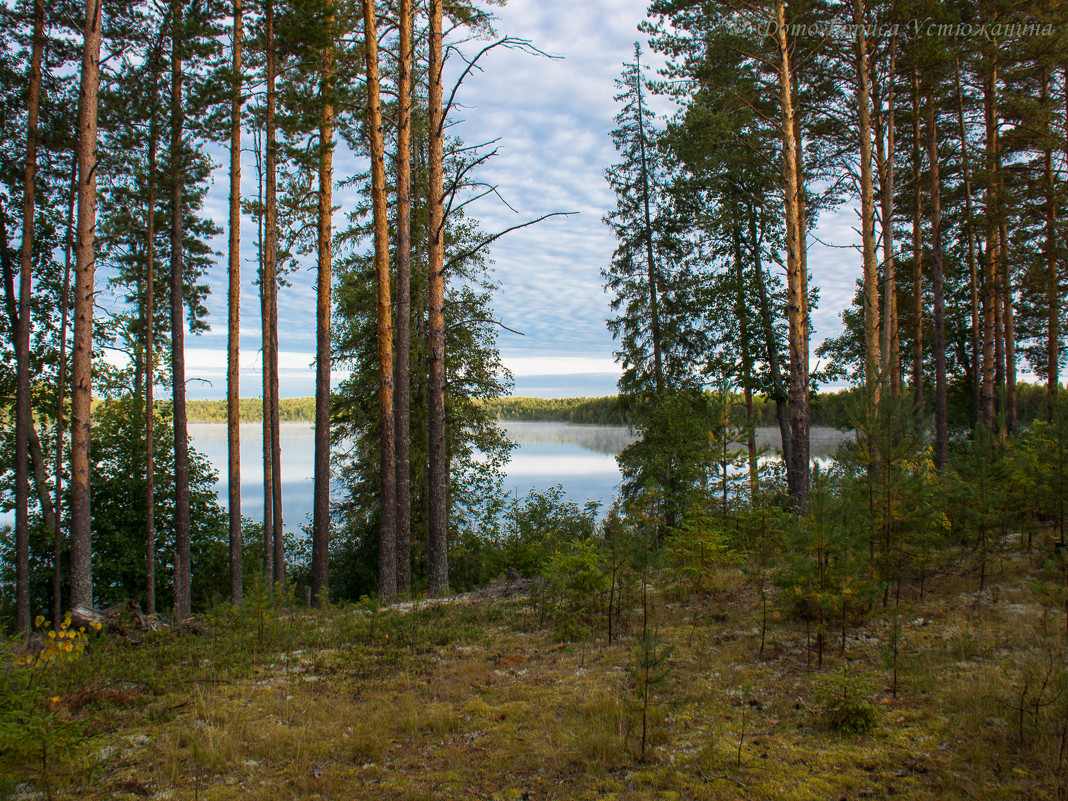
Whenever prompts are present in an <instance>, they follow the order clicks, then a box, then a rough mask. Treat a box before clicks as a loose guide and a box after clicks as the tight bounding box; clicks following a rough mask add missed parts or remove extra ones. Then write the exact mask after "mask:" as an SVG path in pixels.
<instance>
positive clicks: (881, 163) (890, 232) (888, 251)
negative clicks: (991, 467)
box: [875, 37, 901, 399]
mask: <svg viewBox="0 0 1068 801" xmlns="http://www.w3.org/2000/svg"><path fill="white" fill-rule="evenodd" d="M896 69H897V39H896V37H895V38H894V39H892V40H891V42H890V64H889V68H888V71H887V76H886V80H887V84H888V87H887V106H888V110H887V113H886V122H885V125H884V124H883V123H882V119H883V115H882V109H881V107H879V108H877V109H876V117H875V122H876V133H875V142H876V166H877V168H878V172H879V202H880V215H881V217H882V220H881V223H882V238H883V282H884V285H883V330H882V345H881V348H880V352H881V355H882V363H881V366H880V369H881V372H882V374H883V381H884V382H885V383H886V384H887V385H888V386H889V388H890V397H891V398H894V399H896V398H897V397H898V396H899V395H900V394H901V360H900V356H899V350H900V346H899V342H898V331H897V274H896V273H897V256H896V254H895V253H894V155H895V152H896V147H895V134H896V132H897V131H896V128H895V126H894V117H895V100H896V92H895V91H894V89H895V84H896V77H897V76H896ZM880 106H881V104H880ZM882 128H885V135H884V132H883V131H882V130H881V129H882ZM884 142H885V146H884ZM884 147H885V149H884Z"/></svg>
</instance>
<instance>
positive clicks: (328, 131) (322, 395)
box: [311, 4, 374, 605]
mask: <svg viewBox="0 0 1068 801" xmlns="http://www.w3.org/2000/svg"><path fill="white" fill-rule="evenodd" d="M373 13H374V12H373V10H372V14H373ZM333 20H334V12H333V5H332V4H330V5H329V6H328V11H327V27H328V40H329V42H330V43H329V44H327V45H326V46H325V48H324V49H323V73H322V78H321V81H320V86H319V91H320V94H321V96H320V103H321V107H320V110H319V220H318V228H319V230H318V244H317V262H318V264H317V266H318V279H317V282H316V304H315V484H314V501H313V510H312V575H311V592H312V603H313V604H316V605H318V604H320V603H323V602H326V601H329V590H328V587H329V556H330V367H331V357H330V310H331V290H332V288H333V259H334V251H333V243H332V239H331V238H332V236H333V224H332V220H331V215H332V214H333V210H334V101H333V93H334V46H333V44H332V42H333V27H334V26H333Z"/></svg>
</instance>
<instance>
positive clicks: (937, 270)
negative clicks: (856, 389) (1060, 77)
mask: <svg viewBox="0 0 1068 801" xmlns="http://www.w3.org/2000/svg"><path fill="white" fill-rule="evenodd" d="M935 106H936V101H935V97H934V93H932V94H931V97H930V98H929V100H928V106H927V149H928V156H927V158H928V161H930V173H931V284H932V289H933V290H934V338H935V341H934V356H935V452H934V462H935V468H936V469H937V470H938V471H939V472H941V471H942V468H943V467H944V466H945V464H946V457H947V455H948V452H949V438H948V437H949V432H948V427H947V420H948V418H947V414H948V407H947V405H946V320H945V303H944V299H943V296H942V289H943V287H942V177H941V170H940V166H939V159H938V115H937V113H936V108H935Z"/></svg>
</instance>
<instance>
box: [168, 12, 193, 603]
mask: <svg viewBox="0 0 1068 801" xmlns="http://www.w3.org/2000/svg"><path fill="white" fill-rule="evenodd" d="M181 31H182V0H172V2H171V170H172V176H171V184H172V185H171V385H172V390H173V392H172V411H173V414H174V540H175V561H174V617H175V619H176V620H183V619H185V618H187V617H189V612H190V600H191V599H190V584H191V576H192V572H191V571H192V565H191V559H190V551H189V529H190V520H189V428H188V425H187V419H186V409H185V302H184V301H185V298H184V291H183V290H184V285H185V269H184V263H183V262H184V250H183V238H184V235H185V225H184V220H183V215H184V209H183V206H182V184H183V178H184V167H185V164H184V161H185V156H184V152H183V147H182V131H183V129H184V127H185V114H184V109H183V107H182V41H181V39H182V34H181Z"/></svg>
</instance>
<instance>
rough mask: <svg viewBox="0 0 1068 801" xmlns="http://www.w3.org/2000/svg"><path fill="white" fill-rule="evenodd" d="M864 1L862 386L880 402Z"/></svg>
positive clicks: (859, 15)
mask: <svg viewBox="0 0 1068 801" xmlns="http://www.w3.org/2000/svg"><path fill="white" fill-rule="evenodd" d="M864 17H865V14H864V3H863V0H853V24H854V28H855V29H856V32H857V34H856V35H857V39H856V61H855V68H856V77H857V122H858V130H857V133H858V135H859V137H860V235H861V248H862V250H863V255H864V386H865V389H866V394H867V397H868V402H869V403H870V404H871V405H872V407H873V408H874V407H878V405H879V390H880V386H879V385H880V381H881V379H880V376H879V364H880V362H881V359H880V355H879V272H878V266H877V264H876V255H875V190H874V182H873V177H872V169H871V160H872V152H871V96H870V92H869V87H868V43H867V40H866V39H865V37H864Z"/></svg>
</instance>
